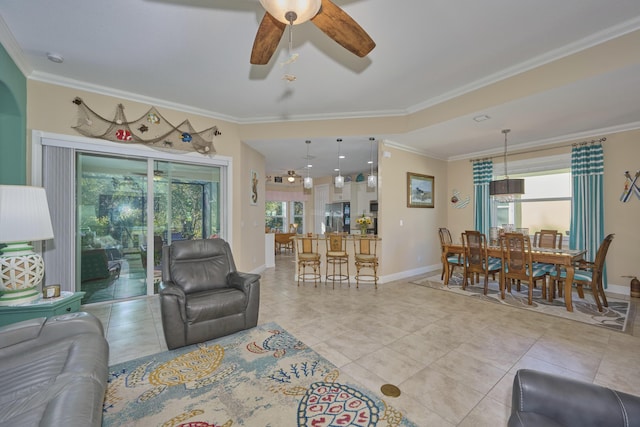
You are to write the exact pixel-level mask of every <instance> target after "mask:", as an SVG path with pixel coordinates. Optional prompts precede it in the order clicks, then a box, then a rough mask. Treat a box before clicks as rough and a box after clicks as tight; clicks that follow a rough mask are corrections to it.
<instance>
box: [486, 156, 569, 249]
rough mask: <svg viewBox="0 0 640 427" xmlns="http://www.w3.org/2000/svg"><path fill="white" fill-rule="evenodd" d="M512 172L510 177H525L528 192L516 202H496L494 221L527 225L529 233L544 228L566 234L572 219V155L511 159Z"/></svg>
mask: <svg viewBox="0 0 640 427" xmlns="http://www.w3.org/2000/svg"><path fill="white" fill-rule="evenodd" d="M514 171H515V173H513V172H514ZM509 172H510V173H509V177H510V178H523V179H524V180H525V184H524V188H525V194H523V195H522V196H520V197H519V198H517V199H516V200H515V201H513V202H509V203H501V202H493V203H492V206H493V209H492V215H493V218H492V224H494V225H495V226H498V227H502V226H503V224H513V225H514V226H515V228H528V229H529V234H530V235H533V234H534V233H535V232H536V231H540V230H541V229H551V230H558V231H560V232H561V233H563V234H565V235H566V233H567V232H568V231H569V225H570V221H571V170H570V156H565V155H562V156H552V157H544V158H539V159H534V160H531V161H527V162H522V161H521V162H518V163H514V164H513V165H512V163H511V162H509ZM497 178H500V176H498V177H497ZM563 246H564V245H563Z"/></svg>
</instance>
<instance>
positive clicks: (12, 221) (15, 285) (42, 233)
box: [0, 185, 53, 306]
mask: <svg viewBox="0 0 640 427" xmlns="http://www.w3.org/2000/svg"><path fill="white" fill-rule="evenodd" d="M48 239H53V227H52V226H51V216H50V215H49V205H48V204H47V196H46V194H45V192H44V188H40V187H29V186H24V185H0V243H3V244H5V245H6V246H5V247H4V248H2V249H0V306H6V305H19V304H24V303H27V302H29V301H33V300H35V299H38V298H39V297H40V288H39V286H40V282H42V279H43V277H44V261H43V259H42V256H40V254H37V253H35V252H34V251H33V247H32V246H30V245H29V242H34V241H38V240H48Z"/></svg>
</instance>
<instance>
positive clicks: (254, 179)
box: [249, 170, 258, 206]
mask: <svg viewBox="0 0 640 427" xmlns="http://www.w3.org/2000/svg"><path fill="white" fill-rule="evenodd" d="M250 179H251V196H250V197H251V199H250V201H249V203H250V204H251V205H252V206H256V205H257V204H258V172H256V171H254V170H252V171H251V177H250Z"/></svg>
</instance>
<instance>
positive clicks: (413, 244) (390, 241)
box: [378, 145, 448, 278]
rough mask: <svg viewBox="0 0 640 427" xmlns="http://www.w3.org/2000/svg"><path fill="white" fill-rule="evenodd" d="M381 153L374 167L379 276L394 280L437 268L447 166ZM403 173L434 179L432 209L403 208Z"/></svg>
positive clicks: (389, 150)
mask: <svg viewBox="0 0 640 427" xmlns="http://www.w3.org/2000/svg"><path fill="white" fill-rule="evenodd" d="M381 152H382V153H383V154H382V155H381V156H379V159H380V161H379V165H378V168H379V171H380V172H379V174H380V176H379V181H378V184H379V189H378V201H379V203H380V205H379V209H380V210H379V211H378V231H379V234H380V235H381V237H382V261H381V264H380V270H381V274H382V275H383V276H387V277H388V278H395V277H396V276H397V275H398V274H400V273H403V272H415V273H416V274H419V273H420V272H424V271H425V269H426V268H428V267H429V266H439V265H440V243H439V239H438V227H445V226H447V187H448V183H447V181H448V177H447V162H444V161H441V160H434V159H431V158H428V157H424V156H420V155H416V154H412V153H409V152H407V151H402V150H398V149H396V148H392V147H388V146H384V145H383V147H382V148H381ZM385 152H386V153H388V154H387V155H385V154H384V153H385ZM407 172H414V173H420V174H424V175H432V176H434V177H435V198H434V206H435V207H434V208H433V209H430V208H408V207H407ZM401 222H402V225H401Z"/></svg>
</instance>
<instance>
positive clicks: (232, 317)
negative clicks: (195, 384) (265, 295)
mask: <svg viewBox="0 0 640 427" xmlns="http://www.w3.org/2000/svg"><path fill="white" fill-rule="evenodd" d="M259 305H260V275H258V274H250V273H240V272H238V271H237V270H236V265H235V263H234V261H233V255H232V254H231V248H230V247H229V244H228V243H227V242H226V241H225V240H223V239H204V240H180V241H177V242H173V243H172V244H171V245H170V246H165V247H163V248H162V283H160V309H161V311H162V329H163V331H164V337H165V339H166V341H167V347H168V348H169V349H174V348H177V347H182V346H185V345H190V344H195V343H200V342H204V341H207V340H211V339H214V338H218V337H222V336H225V335H229V334H232V333H234V332H238V331H241V330H243V329H248V328H252V327H254V326H256V325H257V324H258V308H259Z"/></svg>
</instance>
